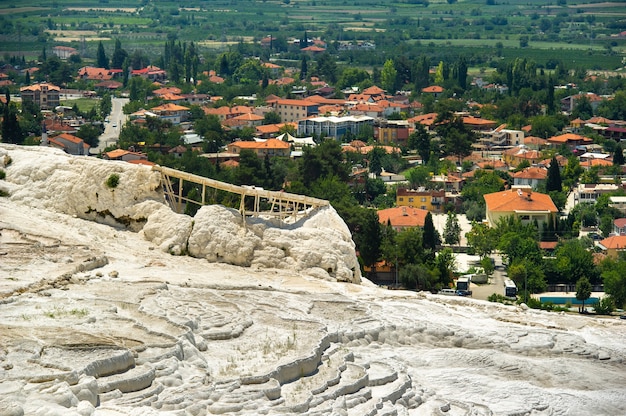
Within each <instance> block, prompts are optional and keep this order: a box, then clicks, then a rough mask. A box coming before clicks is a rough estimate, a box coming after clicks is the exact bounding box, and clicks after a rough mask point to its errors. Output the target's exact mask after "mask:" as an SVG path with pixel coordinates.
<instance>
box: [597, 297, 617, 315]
mask: <svg viewBox="0 0 626 416" xmlns="http://www.w3.org/2000/svg"><path fill="white" fill-rule="evenodd" d="M592 306H593V309H594V310H595V311H596V313H597V314H598V315H610V314H611V312H613V311H614V310H615V303H614V302H613V299H611V297H610V296H605V297H603V298H602V299H600V301H599V302H596V303H594V304H593V305H592Z"/></svg>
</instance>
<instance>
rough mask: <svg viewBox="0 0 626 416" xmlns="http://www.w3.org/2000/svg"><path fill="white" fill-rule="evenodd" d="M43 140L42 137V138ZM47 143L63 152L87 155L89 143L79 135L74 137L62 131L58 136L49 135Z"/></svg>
mask: <svg viewBox="0 0 626 416" xmlns="http://www.w3.org/2000/svg"><path fill="white" fill-rule="evenodd" d="M42 140H43V138H42ZM48 145H49V146H50V147H55V148H57V149H61V150H63V151H64V152H65V153H69V154H70V155H74V156H88V155H89V147H90V146H89V145H88V144H87V143H85V142H84V141H83V139H81V138H80V137H76V136H74V135H71V134H69V133H62V134H59V135H58V136H54V137H49V138H48Z"/></svg>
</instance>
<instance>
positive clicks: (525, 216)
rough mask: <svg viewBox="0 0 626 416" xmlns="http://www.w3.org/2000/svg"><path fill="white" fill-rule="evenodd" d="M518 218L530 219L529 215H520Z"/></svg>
mask: <svg viewBox="0 0 626 416" xmlns="http://www.w3.org/2000/svg"><path fill="white" fill-rule="evenodd" d="M519 219H520V220H522V221H529V220H530V215H520V216H519Z"/></svg>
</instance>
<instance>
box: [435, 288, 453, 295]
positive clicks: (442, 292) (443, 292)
mask: <svg viewBox="0 0 626 416" xmlns="http://www.w3.org/2000/svg"><path fill="white" fill-rule="evenodd" d="M437 294H438V295H448V296H455V295H456V290H454V289H441V290H440V291H439V292H437Z"/></svg>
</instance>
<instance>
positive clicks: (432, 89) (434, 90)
mask: <svg viewBox="0 0 626 416" xmlns="http://www.w3.org/2000/svg"><path fill="white" fill-rule="evenodd" d="M422 92H426V93H431V94H432V93H441V92H443V87H440V86H439V85H431V86H430V87H425V88H422Z"/></svg>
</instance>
